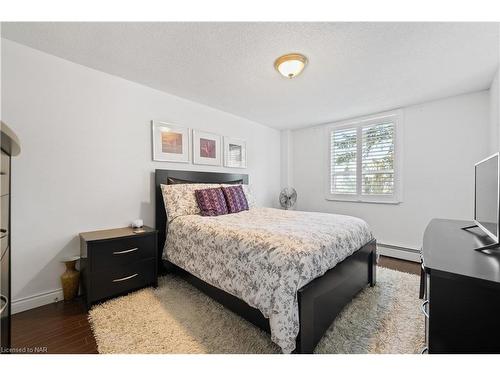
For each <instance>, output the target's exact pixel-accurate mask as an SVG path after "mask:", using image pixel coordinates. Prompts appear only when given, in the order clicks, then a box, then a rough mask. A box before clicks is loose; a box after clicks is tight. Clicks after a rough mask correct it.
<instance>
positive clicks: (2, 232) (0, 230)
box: [0, 228, 7, 239]
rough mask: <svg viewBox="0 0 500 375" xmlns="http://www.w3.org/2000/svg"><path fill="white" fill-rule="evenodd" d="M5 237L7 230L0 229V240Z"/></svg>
mask: <svg viewBox="0 0 500 375" xmlns="http://www.w3.org/2000/svg"><path fill="white" fill-rule="evenodd" d="M5 237H7V229H3V228H1V229H0V239H2V238H5Z"/></svg>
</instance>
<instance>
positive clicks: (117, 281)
mask: <svg viewBox="0 0 500 375" xmlns="http://www.w3.org/2000/svg"><path fill="white" fill-rule="evenodd" d="M137 275H138V273H134V274H133V275H130V276H127V277H122V278H121V279H114V280H113V282H114V283H119V282H120V281H125V280H130V279H133V278H134V277H136V276H137Z"/></svg>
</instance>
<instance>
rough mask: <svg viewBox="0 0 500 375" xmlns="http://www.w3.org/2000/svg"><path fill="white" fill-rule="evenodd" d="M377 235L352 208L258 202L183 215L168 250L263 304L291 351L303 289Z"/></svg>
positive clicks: (171, 229)
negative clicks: (346, 211) (340, 210)
mask: <svg viewBox="0 0 500 375" xmlns="http://www.w3.org/2000/svg"><path fill="white" fill-rule="evenodd" d="M372 238H373V235H372V233H371V231H370V229H369V227H368V225H367V224H366V222H364V221H363V220H361V219H359V218H355V217H352V216H345V215H335V214H326V213H317V212H301V211H285V210H278V209H273V208H252V209H250V210H248V211H243V212H239V213H236V214H229V215H221V216H215V217H204V216H199V215H185V216H180V217H177V218H175V219H174V220H172V221H171V222H170V223H169V225H168V235H167V240H166V242H165V247H164V252H163V257H164V258H165V259H167V260H168V261H170V262H172V263H174V264H175V265H177V266H179V267H181V268H183V269H185V270H186V271H188V272H189V273H191V274H193V275H194V276H196V277H198V278H199V279H202V280H203V281H205V282H207V283H209V284H211V285H213V286H215V287H217V288H219V289H222V290H224V291H225V292H227V293H230V294H232V295H234V296H236V297H238V298H240V299H242V300H243V301H245V302H246V303H247V304H249V305H250V306H252V307H255V308H257V309H259V310H260V311H261V312H262V314H263V315H264V316H265V317H266V318H268V319H269V325H270V328H271V339H272V340H273V341H274V342H275V343H276V344H277V345H279V346H280V347H281V349H282V350H283V352H284V353H290V352H291V351H293V350H294V349H295V340H296V337H297V335H298V332H299V327H300V325H299V312H298V301H297V291H298V290H299V289H300V288H301V287H303V286H304V285H306V284H307V283H309V282H310V281H312V280H314V279H315V278H317V277H320V276H322V275H323V274H324V273H325V272H326V271H328V270H329V269H331V268H333V267H335V265H336V264H337V263H339V262H341V261H342V260H344V259H345V258H347V257H348V256H349V255H351V254H353V253H354V252H355V251H356V250H358V249H359V248H361V247H362V246H363V245H365V244H366V243H368V242H369V241H370V240H372Z"/></svg>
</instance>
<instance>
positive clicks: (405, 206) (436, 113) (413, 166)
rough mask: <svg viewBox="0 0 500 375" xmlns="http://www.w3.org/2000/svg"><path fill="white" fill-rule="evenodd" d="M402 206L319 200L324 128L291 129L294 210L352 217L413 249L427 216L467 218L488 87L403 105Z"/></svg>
mask: <svg viewBox="0 0 500 375" xmlns="http://www.w3.org/2000/svg"><path fill="white" fill-rule="evenodd" d="M403 113H404V125H403V126H404V149H403V154H404V155H403V203H401V204H399V205H388V204H373V203H353V202H334V201H327V200H325V198H324V183H323V181H324V180H323V179H324V178H325V176H326V165H325V164H326V163H325V160H326V156H325V155H326V154H325V153H326V141H325V139H324V134H325V133H324V129H323V127H321V126H319V127H313V128H307V129H301V130H296V131H293V160H294V164H293V184H294V187H295V188H296V190H297V193H298V201H297V208H298V209H300V210H306V211H323V212H332V213H339V214H346V215H353V216H358V217H361V218H363V219H364V220H366V221H367V222H368V223H369V225H370V226H371V228H372V230H373V232H374V234H375V236H376V238H377V240H378V241H379V242H381V243H385V244H389V245H396V246H402V247H408V248H413V249H418V248H419V247H420V245H421V240H422V234H423V231H424V229H425V226H426V225H427V223H428V222H429V220H430V219H431V218H434V217H442V218H456V219H471V218H472V214H473V212H472V207H473V171H474V168H473V167H474V163H476V162H477V161H478V160H480V159H482V158H483V157H485V156H486V155H487V154H488V153H489V127H490V124H489V120H490V119H489V92H488V91H482V92H478V93H473V94H467V95H461V96H456V97H452V98H448V99H443V100H437V101H433V102H428V103H424V104H420V105H415V106H411V107H407V108H403Z"/></svg>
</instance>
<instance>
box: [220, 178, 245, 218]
mask: <svg viewBox="0 0 500 375" xmlns="http://www.w3.org/2000/svg"><path fill="white" fill-rule="evenodd" d="M221 189H222V191H223V192H224V196H225V197H226V203H227V208H228V210H229V213H230V214H234V213H236V212H240V211H245V210H248V202H247V198H246V197H245V193H244V192H243V189H242V187H241V185H234V186H225V187H222V188H221Z"/></svg>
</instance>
